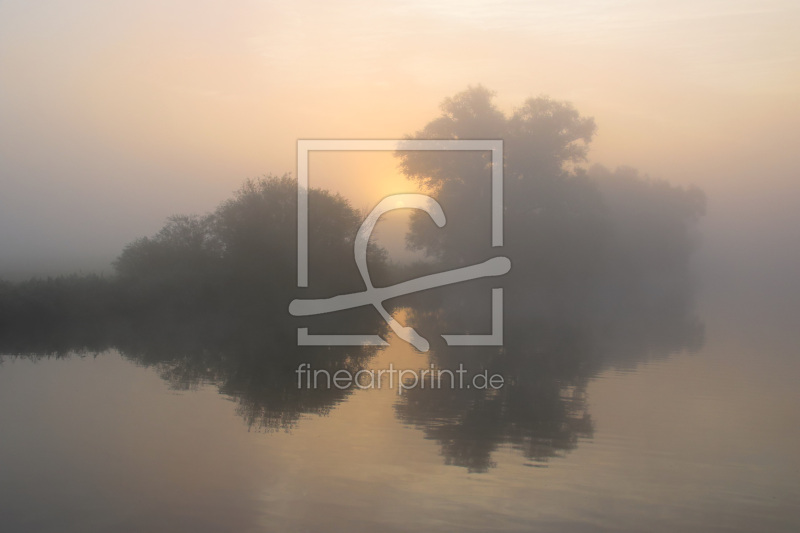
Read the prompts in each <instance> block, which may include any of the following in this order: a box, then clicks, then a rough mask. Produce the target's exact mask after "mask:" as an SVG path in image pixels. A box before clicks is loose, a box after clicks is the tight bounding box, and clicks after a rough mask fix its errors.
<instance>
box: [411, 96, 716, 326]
mask: <svg viewBox="0 0 800 533" xmlns="http://www.w3.org/2000/svg"><path fill="white" fill-rule="evenodd" d="M493 99H494V94H493V93H492V92H491V91H489V90H488V89H486V88H484V87H482V86H478V87H471V88H469V89H468V90H466V91H464V92H461V93H459V94H457V95H455V96H454V97H452V98H448V99H446V100H445V101H444V102H443V103H442V106H441V110H442V113H441V115H440V116H439V117H437V118H435V119H433V120H431V121H430V122H429V123H428V124H427V125H425V126H424V127H423V128H422V129H421V130H420V131H418V132H417V133H416V134H414V135H413V136H412V138H415V139H502V140H503V151H504V229H505V231H504V247H503V250H502V253H503V254H504V255H507V256H509V257H510V258H511V260H512V272H511V273H510V275H509V276H508V277H507V278H506V280H507V281H506V283H507V284H512V285H513V286H515V287H516V289H518V290H516V291H514V293H513V294H512V295H511V297H512V298H514V297H516V298H517V303H518V304H519V305H520V306H524V307H526V308H531V307H536V306H537V305H538V306H539V307H541V308H542V309H543V310H544V309H546V310H548V311H549V310H552V308H553V307H554V306H555V307H558V306H564V305H571V304H576V305H577V304H580V303H581V302H583V301H584V300H585V299H586V298H587V296H588V295H592V294H595V293H597V292H601V293H603V292H605V293H607V292H608V285H606V284H605V282H606V281H607V277H608V275H609V274H610V273H613V274H614V275H615V276H617V277H622V278H625V279H627V280H629V281H633V277H634V276H638V275H643V274H645V273H646V271H647V269H649V268H654V267H655V266H656V265H655V264H656V263H658V264H659V265H660V266H659V268H661V267H664V266H670V267H673V266H678V265H684V264H685V263H686V262H687V260H688V255H689V253H690V252H691V249H692V246H691V244H692V242H693V239H692V238H691V237H690V233H691V230H692V225H693V223H694V222H696V220H697V219H698V217H699V216H701V215H702V213H703V209H704V197H703V195H702V193H701V192H700V191H699V190H697V189H690V190H687V189H684V188H680V187H674V186H671V185H669V184H667V183H665V182H654V181H652V180H649V179H648V178H646V177H642V176H639V175H638V174H630V173H629V172H628V171H621V173H620V172H616V173H612V172H608V171H605V172H604V171H601V170H600V169H599V168H598V169H595V170H594V171H593V172H587V171H586V170H585V169H583V168H582V167H581V164H582V163H584V162H585V161H586V160H587V153H588V149H589V144H590V142H591V140H592V137H593V136H594V133H595V130H596V127H595V123H594V120H593V119H592V118H590V117H584V116H582V115H581V114H580V113H579V112H578V111H577V110H576V109H575V108H574V107H573V106H572V105H571V104H569V103H567V102H560V101H556V100H553V99H550V98H547V97H537V98H530V99H528V100H526V101H525V102H523V104H522V105H521V106H520V107H518V108H516V109H515V110H514V111H513V112H511V113H510V114H505V113H504V112H502V111H501V110H499V109H498V108H497V106H496V105H495V103H494V101H493ZM397 157H398V158H399V161H400V168H401V170H402V171H403V172H404V174H405V175H406V176H407V177H409V178H410V179H412V180H414V181H416V182H417V183H418V184H419V185H420V186H421V187H423V188H424V189H425V190H427V191H428V192H429V193H430V194H432V195H433V196H435V197H436V198H437V199H438V200H439V202H440V203H441V205H442V207H443V209H444V211H445V214H446V216H447V225H446V226H445V227H444V228H438V227H436V226H435V225H434V224H433V223H432V222H431V221H430V219H429V217H428V216H427V215H426V214H425V213H421V212H418V213H414V214H413V215H412V219H411V227H410V231H409V234H408V236H407V243H408V245H409V247H410V248H412V249H416V250H422V251H424V252H425V253H426V254H427V255H428V256H429V257H431V258H433V259H435V260H437V261H438V262H439V263H440V265H442V266H449V267H451V268H452V267H455V266H461V265H464V264H470V263H476V262H479V261H481V260H484V259H486V258H488V257H490V256H492V255H495V254H496V253H497V250H493V249H492V248H491V246H490V243H491V233H490V232H491V154H490V153H489V152H477V151H476V152H433V151H431V152H414V151H404V152H398V154H397ZM626 172H628V173H627V174H626ZM633 228H635V230H634V229H633ZM634 233H635V238H634V237H632V235H633V234H634ZM655 250H657V252H656V251H655ZM645 256H647V257H649V259H647V260H645V259H643V258H644V257H645ZM662 270H663V268H662Z"/></svg>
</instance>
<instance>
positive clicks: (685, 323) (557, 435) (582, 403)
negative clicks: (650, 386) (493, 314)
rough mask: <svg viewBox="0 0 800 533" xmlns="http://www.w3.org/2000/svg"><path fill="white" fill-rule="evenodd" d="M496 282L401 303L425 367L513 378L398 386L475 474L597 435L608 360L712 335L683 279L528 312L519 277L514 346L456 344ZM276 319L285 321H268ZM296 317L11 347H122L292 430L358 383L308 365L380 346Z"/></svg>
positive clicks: (407, 404) (72, 328) (257, 425)
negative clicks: (513, 454) (298, 325)
mask: <svg viewBox="0 0 800 533" xmlns="http://www.w3.org/2000/svg"><path fill="white" fill-rule="evenodd" d="M681 279H683V278H681ZM489 289H490V286H489V285H486V284H484V285H483V286H481V285H480V284H470V285H469V287H466V286H453V287H450V288H443V289H441V290H439V291H437V292H436V293H435V294H434V293H430V294H423V295H418V296H417V297H406V298H404V299H398V300H401V301H398V302H397V304H398V305H401V304H402V305H408V307H407V308H406V310H405V313H404V316H403V317H402V320H403V321H404V322H405V323H407V324H409V325H411V326H413V327H415V328H416V329H417V330H418V331H420V332H421V333H422V334H423V335H425V336H426V337H427V338H429V339H431V340H432V341H433V343H432V349H431V351H430V352H429V353H428V354H426V356H424V358H423V356H422V355H418V356H417V357H416V358H415V359H414V362H413V364H415V365H418V366H419V367H420V368H427V367H428V366H429V365H430V364H433V365H434V366H435V367H436V368H438V369H449V370H451V371H455V370H456V369H457V368H458V367H459V365H463V367H464V368H466V369H467V370H468V372H469V374H468V376H469V375H473V374H478V373H482V372H484V371H487V372H488V373H489V374H500V375H502V376H503V378H504V386H503V387H501V388H499V389H496V390H495V389H491V388H489V389H476V388H474V387H470V388H461V389H459V388H451V387H442V388H437V389H431V388H420V387H417V388H414V389H411V390H407V391H405V392H404V393H403V394H402V395H401V396H398V401H397V404H396V406H395V413H396V416H397V417H398V419H399V420H400V421H401V422H403V423H404V424H409V425H412V426H413V427H416V428H418V429H420V430H422V432H423V433H424V435H425V436H426V437H427V438H429V439H433V440H435V441H436V442H437V443H439V445H440V447H441V453H442V456H443V457H444V461H445V462H446V463H447V464H450V465H456V466H460V467H465V468H467V469H468V470H469V471H472V472H485V471H487V470H488V469H489V468H491V467H492V466H493V464H494V463H493V460H492V455H493V452H494V451H496V450H497V449H498V447H500V446H503V445H508V446H511V447H513V448H515V449H517V450H519V452H520V453H521V454H523V455H524V456H525V457H526V458H527V459H529V460H531V461H534V462H535V463H537V464H540V465H541V464H545V463H546V462H547V461H548V460H549V459H551V458H554V457H559V456H562V455H564V454H566V453H567V452H569V451H570V450H572V449H574V448H575V447H576V446H577V445H578V444H579V442H580V440H581V439H583V438H591V437H592V435H593V432H594V423H593V420H592V416H591V413H590V412H589V409H588V405H587V398H586V387H587V384H588V382H589V380H590V379H591V378H592V377H593V376H595V375H596V374H597V373H598V372H601V371H602V370H604V369H606V368H608V367H617V368H630V367H632V366H634V365H636V364H637V363H639V362H641V361H643V360H647V359H651V358H659V357H665V356H667V355H668V354H670V353H674V352H676V351H680V350H694V349H697V348H699V347H700V346H701V345H702V342H703V326H702V324H701V323H700V321H699V320H698V319H697V318H696V317H695V315H694V314H693V311H692V309H693V306H692V302H693V296H692V290H691V287H690V285H689V284H688V283H684V282H682V281H681V282H678V281H675V282H674V283H673V284H672V286H671V287H670V290H669V291H666V292H664V293H663V294H661V295H660V296H659V297H658V298H653V297H649V298H646V299H643V298H644V295H643V294H641V293H640V292H634V293H633V294H632V295H631V296H630V297H628V298H625V299H623V298H617V299H615V300H614V301H613V305H612V304H608V305H605V306H603V305H601V303H598V302H596V301H594V302H591V301H588V300H587V301H585V302H584V304H583V305H582V306H581V307H579V308H577V307H576V308H575V309H573V310H571V311H570V312H569V313H565V314H562V315H556V314H550V315H548V316H536V315H535V314H532V313H530V312H528V313H526V312H524V311H523V310H522V309H521V308H520V306H521V305H524V304H525V303H526V302H527V300H525V299H519V298H515V297H514V294H515V292H519V291H521V290H522V289H525V287H520V286H511V287H507V288H506V292H507V293H508V294H509V298H508V299H507V302H506V303H507V305H506V313H505V332H506V335H505V343H504V344H505V345H504V346H503V347H500V348H492V347H458V348H453V347H447V346H445V345H444V343H443V342H442V340H441V337H439V335H440V334H441V333H443V332H447V333H456V332H467V331H473V332H482V331H481V330H485V329H486V328H487V327H488V324H490V316H489V315H490V306H489V305H487V304H488V298H487V295H488V294H489V293H490V291H489ZM528 290H530V288H528ZM249 311H252V309H250V310H249ZM276 320H279V321H281V322H280V327H277V328H271V327H265V324H268V323H270V322H271V321H272V322H274V321H276ZM307 323H308V322H307V319H306V324H307ZM293 326H294V324H292V323H291V321H290V320H289V319H288V318H285V315H284V318H279V317H274V316H271V315H269V313H268V312H266V311H265V312H263V313H254V314H253V313H250V312H248V313H241V314H238V315H237V314H231V313H230V310H228V311H227V312H226V313H225V314H221V313H219V312H212V311H210V310H204V311H201V310H197V311H196V312H194V313H184V314H183V315H182V316H181V317H179V318H176V317H173V318H172V319H170V320H167V319H165V318H164V317H163V316H155V317H150V318H146V319H145V318H141V319H138V320H133V319H129V320H120V319H118V318H109V319H108V320H106V321H101V322H98V321H89V322H82V321H71V322H69V323H68V324H63V325H50V326H48V327H44V328H42V327H35V325H31V327H30V328H27V329H26V328H23V327H20V328H17V329H15V330H14V331H13V334H12V333H11V332H8V331H6V333H5V334H4V335H3V337H2V339H0V342H1V344H0V352H2V353H13V354H17V355H19V356H24V357H31V358H41V357H65V356H69V355H70V354H73V353H84V354H86V353H94V354H97V353H101V352H103V351H105V350H109V349H112V348H113V349H116V350H118V351H119V352H120V353H121V354H122V355H123V356H124V357H125V358H127V359H129V360H131V361H133V362H135V363H136V364H138V365H142V366H146V367H149V368H153V369H154V370H155V371H156V372H157V373H158V374H159V376H160V377H161V378H162V379H164V380H165V381H167V382H169V384H170V386H171V387H173V388H176V389H192V388H196V387H197V386H199V385H201V384H214V385H216V386H217V387H218V389H219V392H220V393H221V394H224V395H226V396H228V397H230V398H233V399H234V400H235V402H236V411H237V413H238V414H239V415H240V416H241V417H242V418H243V419H244V421H245V422H246V424H247V425H248V427H250V428H253V429H263V430H275V429H284V430H288V429H291V428H292V427H293V426H295V425H296V424H297V423H298V420H299V418H300V417H301V415H303V414H317V415H324V414H327V413H329V412H330V411H331V409H332V408H334V407H335V406H336V405H337V404H338V403H340V402H342V401H344V400H345V399H346V398H347V397H348V395H350V394H353V393H354V391H353V390H352V389H351V390H340V389H338V388H336V387H327V386H320V387H317V388H313V387H312V388H309V387H298V378H297V373H296V370H297V367H298V365H299V364H300V363H301V362H304V363H309V365H310V367H311V368H313V369H315V370H326V371H328V372H330V373H331V374H333V373H334V372H336V371H338V370H347V371H349V372H350V373H351V374H355V373H356V372H358V371H359V370H361V369H364V368H369V367H370V364H371V359H372V358H373V356H374V355H375V353H376V348H371V347H361V348H359V347H353V348H350V347H348V348H322V347H297V346H296V338H295V336H294V335H293V333H294V331H296V330H295V329H294V328H293ZM317 327H324V328H325V329H327V330H329V331H330V330H336V329H337V328H347V329H349V330H351V331H353V330H356V331H359V330H360V331H365V330H367V331H370V330H369V329H367V328H374V327H375V321H374V317H373V316H370V314H369V313H366V314H358V313H351V314H346V313H345V314H342V316H337V317H325V319H324V321H322V322H321V323H320V324H317ZM382 333H383V334H385V333H386V331H385V329H384V330H383V331H382ZM436 339H439V340H438V341H437V340H436ZM397 342H400V341H399V340H398V341H397ZM389 350H390V351H389V352H387V355H388V354H391V353H392V352H391V350H392V348H389ZM390 359H391V358H390ZM466 382H467V383H469V379H468V380H467V381H466Z"/></svg>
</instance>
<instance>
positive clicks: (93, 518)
mask: <svg viewBox="0 0 800 533" xmlns="http://www.w3.org/2000/svg"><path fill="white" fill-rule="evenodd" d="M698 316H700V317H701V318H702V326H703V329H702V331H703V341H702V342H701V343H700V345H699V346H697V345H696V343H695V344H694V345H692V346H694V347H692V346H690V347H688V348H687V347H686V346H684V344H685V343H683V342H676V343H673V344H670V343H666V344H665V342H664V338H662V339H660V340H659V341H658V342H656V343H651V344H649V345H648V344H641V343H633V344H630V343H627V344H619V343H614V342H611V343H609V344H608V345H607V346H606V347H605V348H603V349H602V350H599V349H598V348H597V345H598V344H602V343H604V342H606V341H607V339H606V337H604V335H603V334H598V335H594V336H593V337H592V342H591V343H588V345H587V344H586V343H583V342H582V343H578V345H579V347H578V348H575V349H576V350H583V352H581V353H591V354H594V355H595V356H596V357H600V356H599V355H597V354H598V353H602V361H603V362H602V364H597V365H594V366H593V367H592V368H589V369H588V370H586V371H584V370H580V371H575V368H583V367H584V366H585V363H586V361H585V360H584V359H583V358H578V359H580V361H578V362H579V363H580V364H578V363H576V366H574V367H572V366H569V367H567V370H566V371H565V370H564V369H561V370H552V369H551V370H546V368H549V367H547V365H549V364H552V361H553V360H555V359H553V360H551V359H545V360H544V361H549V362H548V363H547V365H546V364H544V363H542V364H540V365H537V366H535V367H534V368H533V370H530V369H527V367H526V368H522V367H519V366H514V365H508V364H507V365H505V366H502V365H501V368H503V369H504V372H505V377H506V380H507V382H508V381H509V380H510V381H513V380H514V378H515V375H514V372H515V371H519V372H520V375H519V376H516V377H520V376H521V377H522V378H524V379H527V380H529V381H530V380H533V382H532V383H528V384H517V385H516V386H515V388H514V387H512V388H511V389H506V390H505V391H502V390H501V391H500V392H499V393H489V392H486V393H480V394H479V393H475V392H474V391H473V392H464V391H455V392H454V391H420V390H414V391H407V392H405V393H403V394H401V395H399V394H398V391H397V390H396V389H387V388H384V389H381V390H376V389H369V390H354V391H352V392H351V393H345V394H332V395H331V397H330V398H328V397H324V398H321V399H320V398H317V397H313V396H311V397H309V396H303V395H302V394H301V395H299V396H297V397H294V396H291V397H288V399H287V397H286V396H287V395H286V394H284V395H283V396H281V395H280V394H278V395H275V394H274V392H275V391H274V390H273V391H272V393H270V394H267V395H266V396H259V395H260V394H261V392H258V391H257V390H256V389H257V388H258V383H245V382H243V381H242V380H240V379H232V378H231V377H230V376H231V370H230V368H232V367H229V366H224V365H223V366H219V362H218V361H217V360H215V359H214V358H213V357H210V356H209V361H210V362H208V365H209V367H208V368H195V367H192V371H191V372H188V371H187V365H186V364H176V363H175V361H172V362H171V363H170V362H169V361H170V360H169V359H163V358H162V359H158V360H155V361H153V360H148V359H147V358H146V357H143V356H141V355H131V350H130V349H128V352H127V353H125V352H124V350H123V351H122V352H123V353H121V351H120V350H117V349H109V350H105V351H102V352H100V353H98V354H88V355H83V356H81V355H79V354H73V355H71V356H69V357H59V358H56V357H31V356H21V357H12V356H6V357H4V359H3V362H2V365H0V428H2V436H1V437H0V479H2V483H0V491H1V492H0V530H2V531H4V532H17V531H26V532H27V531H53V532H55V531H58V532H69V531H76V532H78V531H80V532H86V531H104V532H105V531H131V532H133V531H187V532H189V531H191V532H201V531H221V530H225V531H528V530H536V531H644V530H647V531H665V532H666V531H669V532H673V531H797V530H798V528H800V504H799V502H800V483H799V482H798V481H800V458H799V457H800V456H799V455H798V452H797V450H798V449H799V448H798V444H800V408H798V406H800V390H799V389H798V387H797V376H798V375H800V373H799V371H800V362H798V360H797V357H796V354H797V348H798V342H797V335H796V333H795V332H794V330H793V329H792V327H791V322H792V320H791V317H789V318H786V317H784V320H783V322H781V321H776V320H773V319H771V318H769V317H767V316H763V315H759V314H758V313H753V312H748V311H747V308H742V307H736V306H729V305H721V306H712V305H710V304H709V305H705V306H704V307H702V306H701V308H700V310H699V315H698ZM666 330H670V331H673V330H672V329H671V328H668V327H665V331H666ZM654 331H657V328H656V330H654ZM654 331H651V332H650V333H654ZM673 333H674V331H673ZM640 334H641V332H639V333H636V334H635V333H634V332H631V334H630V335H629V336H630V337H635V336H636V335H640ZM649 336H651V337H652V335H649ZM665 338H666V337H665ZM545 340H546V339H545ZM543 344H544V346H545V348H543V349H551V348H548V347H551V346H552V344H551V343H549V342H544V341H543ZM689 344H690V345H691V344H692V343H689ZM567 345H568V346H570V344H567ZM581 346H582V347H581ZM633 346H639V347H640V348H641V349H642V350H644V352H645V353H642V352H640V353H633V352H634V351H635V350H634V349H633V348H632V347H633ZM654 346H655V348H654ZM665 347H666V348H665ZM534 348H535V347H531V353H532V354H533V353H536V350H535V349H534ZM617 352H625V353H624V354H620V353H617ZM434 356H435V355H434ZM615 356H619V357H615ZM530 357H533V356H530ZM559 357H560V358H561V359H564V358H569V357H570V355H569V353H566V352H565V353H563V354H559ZM443 361H444V359H442V358H440V359H439V360H438V362H439V364H443ZM471 361H472V363H473V364H475V361H474V360H471ZM390 363H391V364H393V365H394V366H395V367H398V368H426V367H428V358H427V356H426V355H423V354H419V353H417V352H415V351H413V349H411V348H410V347H408V346H407V345H405V344H404V343H401V342H396V340H393V342H392V345H391V346H390V347H388V348H382V349H380V350H379V351H378V352H377V353H375V354H374V355H372V356H371V357H370V358H367V359H366V362H365V363H364V366H363V368H373V369H381V368H387V367H388V365H389V364H390ZM237 364H242V363H241V362H239V363H237ZM293 364H294V363H293ZM214 365H218V366H217V367H214ZM581 365H583V366H581ZM590 366H591V365H590ZM212 367H214V368H212ZM190 375H191V376H193V377H191V378H190V377H187V376H190ZM198 376H199V377H198ZM256 376H257V377H258V379H257V380H256V381H259V380H261V382H263V383H264V384H265V385H264V386H265V387H269V386H272V387H273V388H274V387H276V386H277V385H275V383H279V382H276V381H275V380H273V379H271V378H270V379H266V378H263V376H262V375H261V374H256ZM536 376H538V378H537V377H536ZM293 378H294V376H290V378H288V379H293ZM287 383H289V381H287ZM291 383H293V381H292V382H291ZM282 386H283V387H284V388H283V389H281V390H285V391H291V390H292V387H294V389H295V392H296V384H293V385H292V387H289V386H288V385H286V383H284V384H283V385H282ZM506 386H507V387H509V385H508V383H507V384H506ZM278 388H279V389H280V387H278ZM287 394H289V393H287ZM279 397H280V398H282V399H281V400H280V401H278V400H276V398H279ZM501 400H502V401H501ZM281 402H283V403H281ZM276 405H277V406H278V407H274V406H276ZM270 406H273V407H270Z"/></svg>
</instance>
